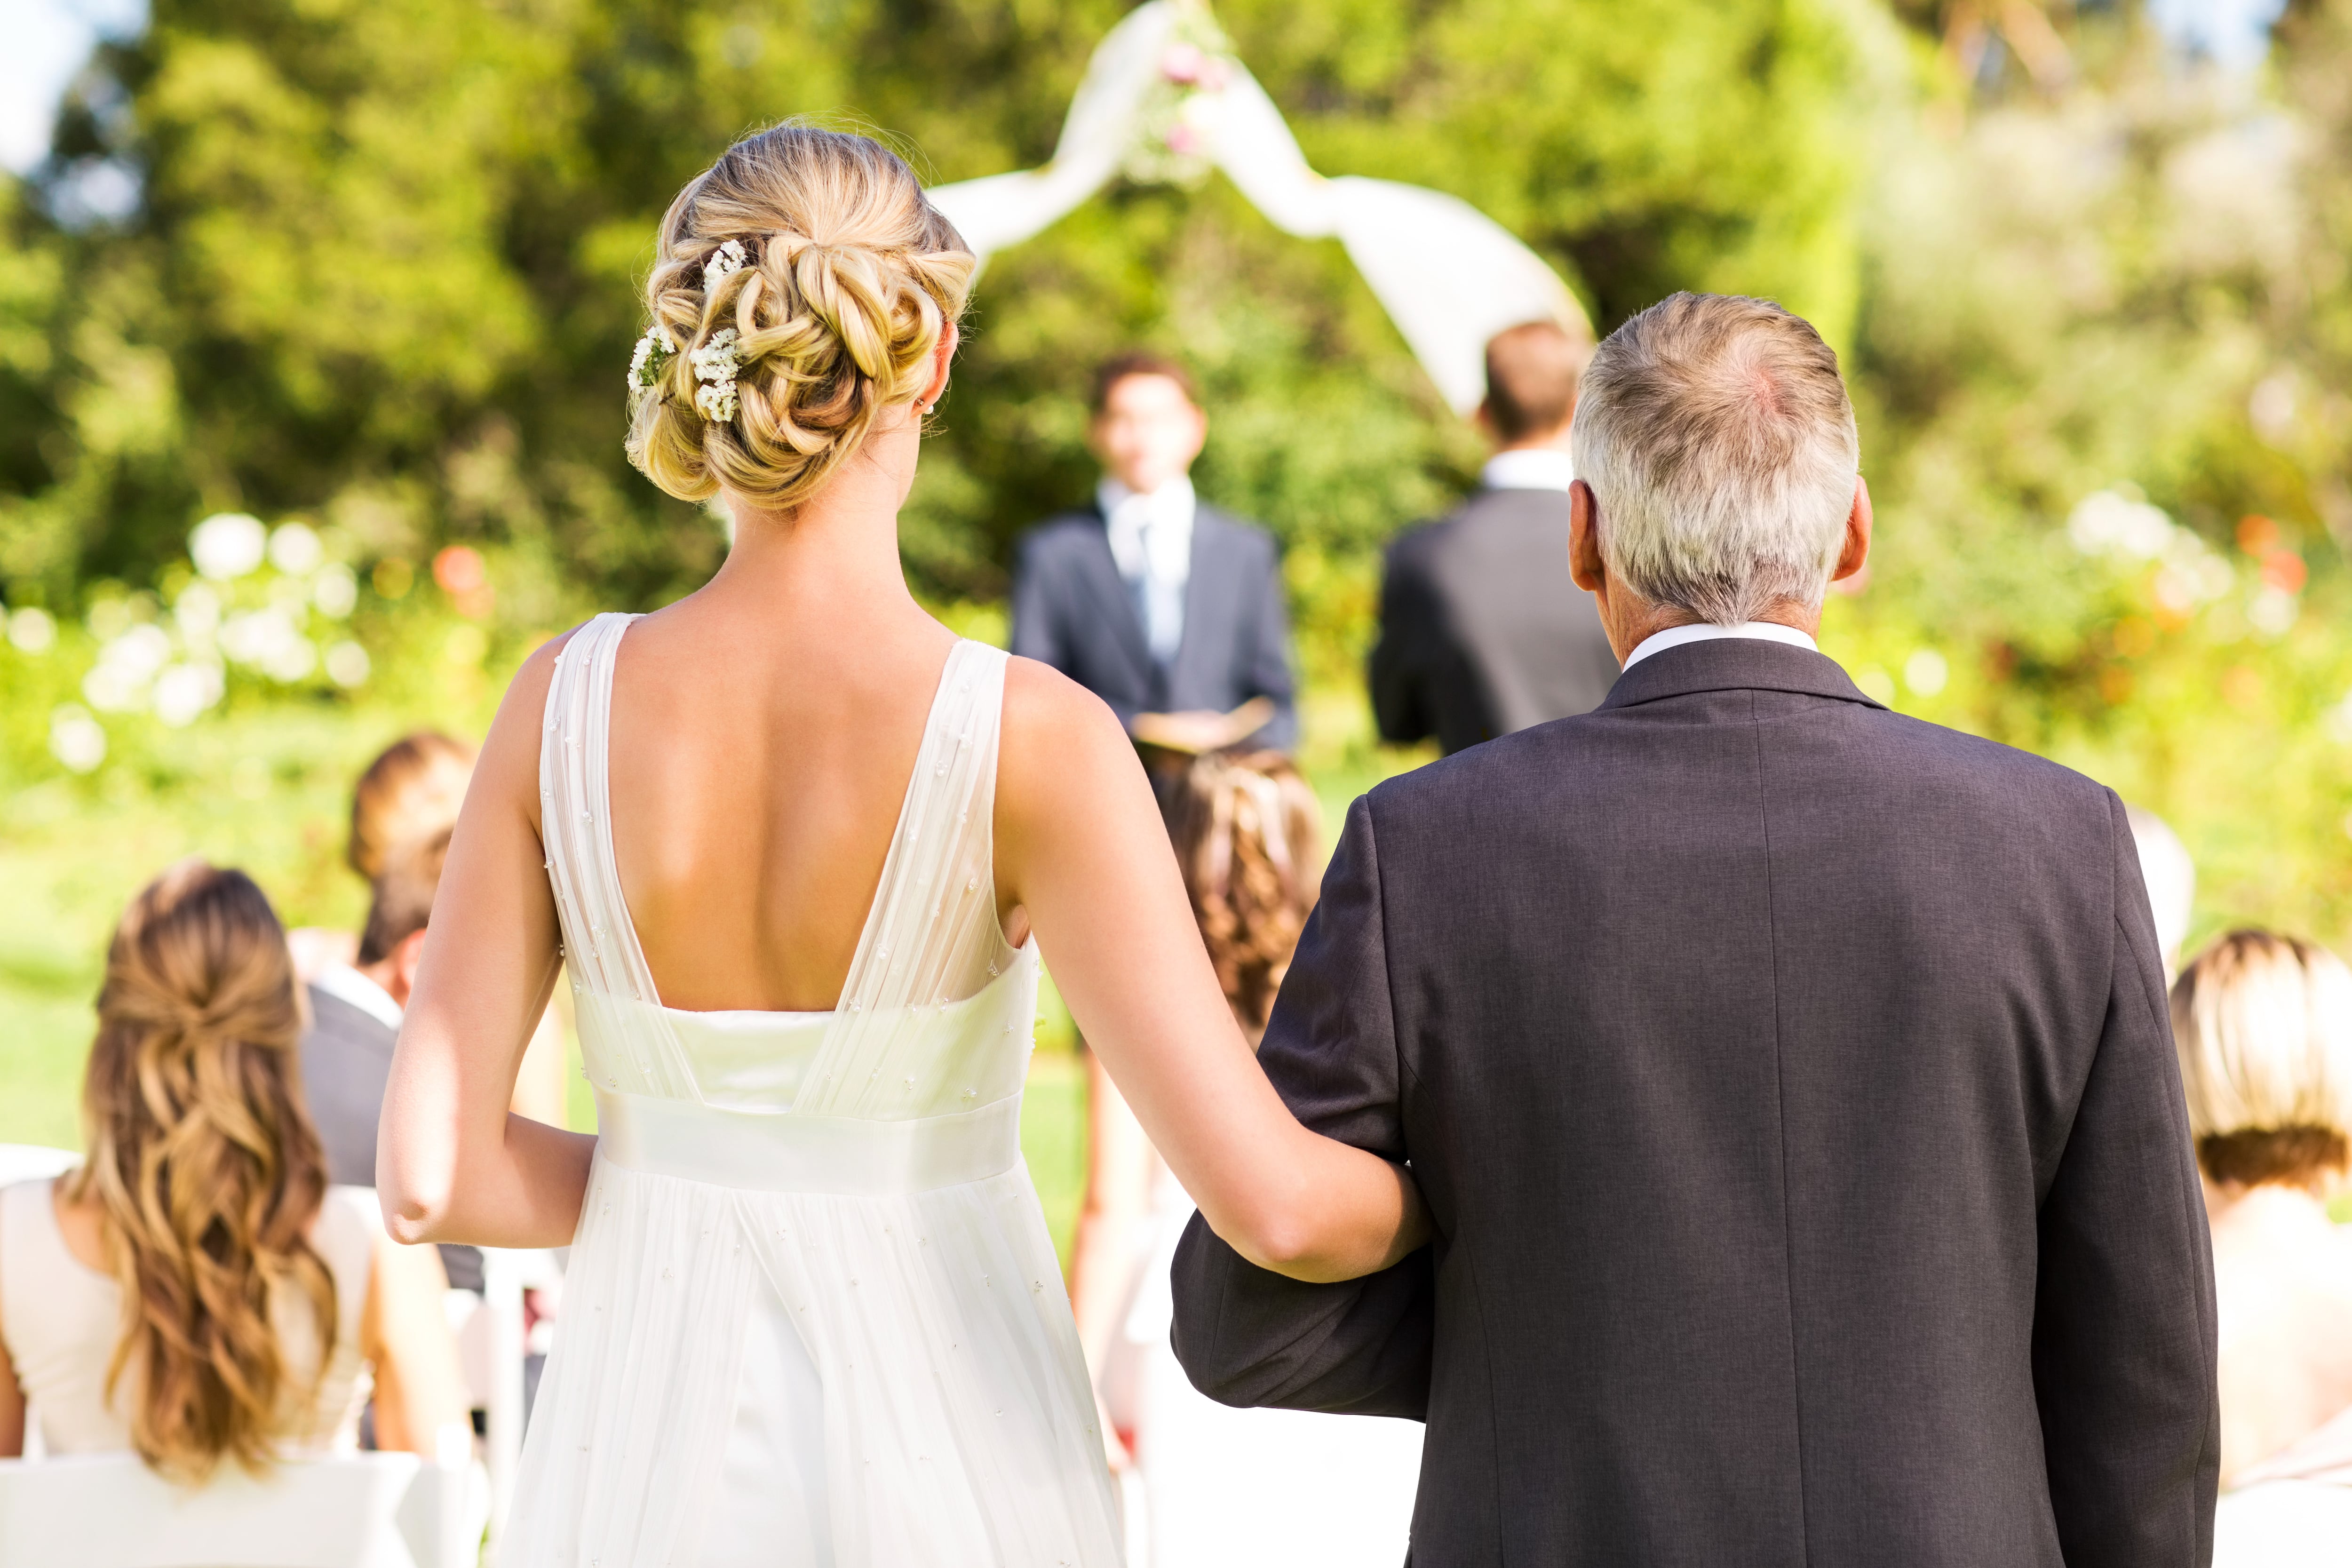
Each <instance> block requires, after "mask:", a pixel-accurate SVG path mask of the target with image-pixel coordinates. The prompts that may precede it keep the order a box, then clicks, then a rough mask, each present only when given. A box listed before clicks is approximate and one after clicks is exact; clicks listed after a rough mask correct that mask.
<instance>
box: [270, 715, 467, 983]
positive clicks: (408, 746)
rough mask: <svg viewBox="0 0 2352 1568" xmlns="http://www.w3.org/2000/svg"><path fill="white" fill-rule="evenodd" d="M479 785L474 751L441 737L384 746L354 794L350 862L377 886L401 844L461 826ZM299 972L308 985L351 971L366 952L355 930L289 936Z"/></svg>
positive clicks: (347, 847) (421, 734)
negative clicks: (343, 968)
mask: <svg viewBox="0 0 2352 1568" xmlns="http://www.w3.org/2000/svg"><path fill="white" fill-rule="evenodd" d="M473 778H474V751H473V748H472V747H470V746H468V745H467V744H466V743H465V742H463V741H460V740H457V739H456V738H454V737H452V736H448V735H445V734H442V733H441V732H440V731H437V730H419V731H416V732H415V733H414V734H410V735H403V736H402V737H401V738H400V739H399V740H397V741H394V742H393V743H392V744H391V745H389V746H387V747H385V748H384V749H383V752H381V753H380V754H379V755H378V756H377V757H376V759H375V761H373V762H372V763H369V764H368V768H367V772H365V773H362V774H361V775H360V782H359V784H357V785H356V786H355V787H354V788H353V789H352V827H351V837H350V838H349V839H347V840H346V841H345V843H344V846H343V859H344V861H345V863H346V864H348V865H349V866H350V867H351V868H352V870H354V871H357V872H358V873H359V874H360V876H361V878H362V879H363V880H365V881H367V882H369V883H370V884H373V882H374V881H375V879H377V878H378V877H381V876H383V868H384V865H385V862H386V861H387V860H388V859H389V858H390V857H391V854H392V851H393V848H394V846H396V845H400V844H405V843H407V842H409V841H411V840H413V839H418V838H430V837H433V835H435V834H436V833H438V832H440V831H441V830H442V829H443V828H446V827H448V826H452V825H453V824H455V823H456V822H457V808H458V807H459V806H461V805H464V804H465V802H466V786H467V784H471V783H472V782H473ZM286 940H287V942H288V945H289V946H290V947H291V948H292V949H293V950H294V967H295V971H296V973H299V975H300V976H301V977H302V978H303V979H304V980H306V981H307V980H309V979H310V978H311V976H313V975H315V974H317V973H319V972H320V970H322V969H324V968H326V967H327V966H328V965H329V964H331V963H342V964H348V963H352V959H353V956H354V954H355V953H356V952H358V949H359V938H358V936H357V934H356V933H354V932H352V931H325V930H320V929H319V928H317V927H303V928H301V929H299V930H297V931H289V932H287V933H286Z"/></svg>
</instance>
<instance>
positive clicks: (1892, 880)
mask: <svg viewBox="0 0 2352 1568" xmlns="http://www.w3.org/2000/svg"><path fill="white" fill-rule="evenodd" d="M1576 459H1577V471H1578V474H1579V475H1580V479H1579V480H1578V483H1577V488H1576V489H1575V492H1574V497H1573V500H1574V506H1575V519H1574V527H1573V532H1574V537H1573V546H1572V547H1573V551H1574V560H1575V564H1576V573H1577V580H1578V581H1579V582H1580V583H1582V584H1585V585H1586V586H1587V587H1589V588H1590V589H1591V590H1592V591H1593V593H1594V595H1595V596H1596V599H1597V602H1598V604H1599V606H1600V611H1601V618H1602V620H1603V623H1604V624H1605V625H1606V626H1608V628H1609V631H1610V636H1611V639H1612V643H1613V644H1614V646H1616V647H1619V648H1621V649H1622V650H1624V652H1625V654H1626V656H1627V657H1626V668H1625V672H1624V674H1623V675H1622V677H1621V678H1620V679H1619V680H1618V681H1617V684H1616V685H1615V687H1614V688H1613V689H1612V690H1611V692H1610V694H1609V698H1608V700H1607V701H1606V702H1605V703H1604V704H1603V705H1602V706H1601V708H1600V709H1599V710H1597V711H1595V712H1592V713H1590V714H1586V715H1583V716H1580V717H1578V718H1572V719H1566V720H1561V721H1557V722H1554V723H1550V724H1544V725H1539V726H1538V727H1536V728H1535V729H1532V730H1528V731H1523V732H1521V733H1519V734H1517V735H1511V736H1507V737H1504V738H1503V739H1500V740H1497V741H1494V742H1489V743H1487V744H1486V745H1482V746H1478V747H1475V748H1474V749H1473V750H1471V751H1469V752H1465V753H1464V754H1462V755H1460V756H1456V757H1453V758H1449V759H1447V760H1446V761H1444V762H1441V763H1433V764H1432V765H1431V766H1429V767H1426V768H1423V769H1421V770H1419V771H1418V772H1415V773H1408V774H1406V775H1404V776H1403V777H1402V778H1398V779H1394V780H1391V782H1389V783H1387V784H1382V785H1381V787H1380V788H1378V789H1376V790H1374V791H1373V792H1372V793H1371V794H1370V795H1368V796H1367V797H1365V798H1364V799H1361V800H1359V801H1358V802H1357V803H1356V804H1355V806H1354V807H1353V809H1352V810H1351V811H1350V812H1349V817H1348V824H1347V827H1346V830H1345V833H1344V835H1343V837H1342V839H1341V842H1340V845H1339V851H1338V854H1337V855H1336V857H1335V858H1334V859H1333V861H1332V864H1331V868H1330V871H1329V874H1328V877H1327V878H1326V879H1325V883H1324V889H1323V897H1322V901H1321V902H1320V904H1319V905H1318V907H1317V909H1316V911H1315V914H1314V917H1313V919H1312V921H1311V922H1310V923H1309V925H1308V927H1307V934H1306V937H1305V940H1304V941H1303V942H1301V944H1300V946H1299V950H1298V954H1297V959H1296V961H1295V962H1294V963H1292V965H1291V968H1290V971H1289V974H1288V977H1287V978H1286V981H1285V983H1284V985H1283V989H1282V994H1281V999H1280V1001H1279V1003H1278V1004H1277V1005H1276V1010H1275V1014H1274V1018H1273V1023H1272V1026H1271V1027H1270V1028H1269V1029H1268V1030H1267V1032H1266V1035H1265V1045H1264V1047H1263V1049H1262V1050H1261V1052H1260V1058H1261V1059H1262V1060H1263V1061H1264V1062H1265V1067H1266V1069H1267V1071H1268V1072H1269V1073H1270V1074H1271V1075H1272V1077H1273V1079H1274V1081H1275V1083H1276V1086H1277V1087H1278V1088H1279V1089H1281V1091H1282V1093H1283V1095H1284V1097H1285V1098H1286V1100H1287V1101H1288V1102H1289V1104H1290V1106H1291V1107H1292V1109H1293V1110H1296V1111H1297V1114H1298V1115H1299V1117H1300V1119H1301V1120H1302V1121H1305V1122H1306V1123H1307V1125H1308V1126H1310V1127H1314V1128H1317V1129H1318V1130H1320V1131H1324V1132H1327V1133H1329V1134H1330V1135H1332V1136H1334V1137H1338V1138H1342V1139H1345V1140H1347V1141H1348V1142H1352V1143H1356V1144H1358V1145H1360V1146H1362V1147H1365V1148H1369V1149H1372V1150H1375V1151H1377V1152H1380V1153H1381V1154H1383V1155H1385V1156H1387V1157H1389V1158H1391V1159H1394V1160H1402V1161H1410V1162H1411V1163H1412V1173H1413V1175H1414V1177H1415V1179H1416V1180H1417V1181H1418V1182H1419V1184H1420V1186H1421V1190H1422V1192H1423V1194H1424V1195H1425V1196H1426V1198H1427V1200H1428V1203H1429V1206H1430V1210H1431V1215H1432V1218H1433V1223H1434V1227H1435V1230H1436V1239H1435V1240H1434V1241H1433V1243H1432V1244H1431V1246H1430V1247H1427V1248H1426V1249H1424V1250H1423V1252H1422V1253H1419V1254H1416V1255H1415V1256H1414V1257H1412V1258H1409V1259H1407V1260H1406V1261H1405V1262H1403V1263H1402V1264H1400V1265H1398V1266H1397V1267H1396V1268H1392V1269H1390V1270H1388V1271H1386V1272H1384V1273H1381V1274H1378V1275H1374V1276H1371V1277H1370V1278H1367V1279H1358V1280H1354V1281H1351V1282H1349V1283H1345V1284H1335V1285H1314V1284H1302V1283H1297V1282H1295V1281H1292V1280H1289V1279H1282V1278H1280V1277H1278V1276H1276V1275H1273V1274H1269V1273H1265V1272H1264V1271H1262V1270H1259V1269H1256V1268H1253V1267H1251V1266H1250V1265H1248V1264H1246V1263H1244V1261H1243V1260H1242V1259H1241V1258H1239V1257H1237V1256H1236V1255H1235V1254H1234V1252H1233V1251H1232V1250H1231V1249H1230V1248H1228V1247H1225V1246H1224V1244H1223V1243H1222V1242H1220V1241H1219V1240H1218V1239H1217V1238H1216V1237H1214V1236H1213V1235H1211V1234H1210V1233H1209V1232H1208V1231H1207V1230H1206V1229H1205V1228H1204V1227H1203V1226H1202V1224H1201V1222H1200V1221H1199V1220H1198V1219H1195V1220H1194V1221H1193V1224H1192V1228H1191V1229H1190V1230H1189V1231H1188V1232H1187V1234H1186V1235H1185V1237H1184V1239H1183V1242H1182V1245H1181V1248H1180V1250H1179V1253H1178V1256H1177V1261H1176V1267H1175V1279H1174V1285H1175V1292H1176V1325H1175V1344H1176V1351H1177V1354H1178V1355H1179V1357H1180V1358H1181V1360H1182V1362H1183V1363H1184V1365H1185V1367H1186V1369H1187V1371H1188V1372H1189V1373H1191V1374H1192V1379H1193V1381H1194V1382H1195V1383H1197V1384H1200V1385H1201V1387H1202V1388H1203V1389H1204V1390H1205V1391H1207V1392H1209V1393H1210V1394H1213V1395H1215V1396H1216V1397H1218V1398H1221V1399H1223V1400H1226V1401H1228V1402H1231V1403H1234V1404H1242V1405H1290V1406H1299V1407H1306V1408H1313V1409H1323V1410H1343V1411H1345V1410H1353V1411H1361V1412H1365V1413H1371V1414H1386V1415H1409V1416H1418V1417H1421V1418H1423V1419H1424V1420H1426V1421H1427V1422H1428V1424H1429V1435H1428V1441H1427V1444H1426V1445H1425V1447H1424V1449H1423V1453H1424V1458H1423V1471H1422V1483H1423V1484H1422V1487H1421V1490H1420V1496H1419V1500H1418V1502H1417V1505H1416V1511H1415V1517H1414V1525H1413V1540H1412V1562H1413V1563H1416V1564H1419V1565H1421V1568H1453V1565H1454V1564H1489V1563H1545V1564H1566V1565H1589V1568H1602V1565H1607V1568H1642V1565H1650V1564H1693V1565H1696V1564H1717V1563H1739V1564H1748V1565H1759V1568H1764V1565H1769V1568H1780V1565H1783V1564H1785V1565H1788V1568H1798V1565H1800V1564H1801V1565H1805V1568H1885V1565H1890V1564H1900V1565H1902V1568H1962V1565H1966V1568H2057V1565H2059V1564H2061V1563H2063V1564H2067V1565H2069V1568H2176V1565H2177V1568H2189V1565H2191V1564H2201V1563H2205V1562H2206V1561H2207V1559H2208V1557H2209V1555H2210V1552H2211V1549H2212V1517H2213V1501H2214V1485H2215V1478H2216V1472H2217V1466H2218V1462H2219V1453H2220V1449H2219V1429H2220V1428H2219V1418H2218V1405H2217V1402H2216V1400H2215V1395H2214V1353H2215V1325H2214V1305H2213V1287H2212V1278H2211V1260H2210V1248H2209V1243H2208V1240H2207V1237H2206V1229H2205V1214H2204V1209H2203V1206H2202V1203H2201V1199H2200V1189H2199V1184H2198V1177H2197V1170H2196V1166H2195V1163H2194V1160H2193V1156H2192V1154H2191V1151H2190V1143H2189V1122H2188V1116H2187V1111H2186V1108H2185V1105H2184V1102H2183V1100H2182V1094H2181V1089H2180V1082H2179V1069H2178V1067H2177V1064H2176V1062H2175V1059H2174V1056H2173V1048H2172V1041H2171V1034H2170V1027H2169V1023H2168V1013H2167V1008H2166V1001H2165V991H2164V980H2163V974H2162V971H2161V968H2160V965H2159V959H2158V949H2157V935H2156V931H2155V928H2154V926H2153V924H2152V923H2151V921H2150V919H2149V914H2148V905H2147V896H2146V894H2145V892H2144V891H2143V889H2142V887H2141V883H2140V876H2139V868H2138V863H2137V858H2136V854H2135V851H2134V848H2133V840H2132V836H2131V831H2130V828H2129V827H2128V826H2127V825H2126V817H2125V812H2124V807H2123V805H2122V804H2121V803H2120V802H2119V801H2117V800H2116V797H2115V795H2113V793H2112V792H2110V791H2108V790H2106V789H2105V788H2103V787H2101V786H2100V785H2098V784H2094V783H2092V782H2091V781H2089V780H2088V779H2084V778H2082V777H2080V776H2078V775H2076V774H2074V773H2069V772H2067V771H2066V770H2065V769H2063V768H2060V767H2057V766H2055V765H2053V764H2052V763H2046V762H2042V761H2041V760H2039V759H2037V758H2034V757H2032V756H2028V755H2025V754H2023V753H2021V752H2012V751H2010V750H2008V749H2006V748H2004V747H2000V746H1997V745H1994V744H1991V743H1990V742H1985V741H1979V740H1977V739H1974V738H1972V737H1969V736H1966V735H1961V734H1958V733H1955V732H1953V731H1946V730H1940V729H1937V728H1935V727H1934V726H1932V725H1927V724H1923V723H1918V722H1916V721H1912V720H1908V719H1905V718H1902V717H1899V716H1897V715H1895V714H1894V713H1890V712H1888V711H1886V710H1884V709H1883V708H1881V707H1880V706H1879V705H1878V704H1876V703H1875V702H1874V701H1872V700H1870V699H1869V698H1867V697H1865V696H1864V694H1863V693H1862V692H1861V691H1860V690H1858V689H1856V688H1855V687H1854V685H1853V682H1852V681H1850V680H1848V679H1846V676H1845V673H1844V671H1843V670H1842V669H1840V668H1838V667H1837V666H1836V665H1835V664H1833V663H1832V662H1831V661H1830V660H1829V659H1828V658H1823V657H1822V655H1821V654H1820V653H1819V652H1818V651H1816V650H1815V648H1814V647H1813V644H1812V637H1811V632H1812V631H1813V629H1814V628H1815V626H1817V625H1818V623H1819V618H1820V607H1821V602H1822V592H1823V589H1824V588H1825V587H1826V584H1827V582H1828V580H1829V579H1830V578H1831V577H1832V575H1845V574H1852V573H1853V572H1855V571H1858V570H1859V569H1860V568H1861V566H1862V563H1863V560H1864V555H1865V554H1866V552H1867V550H1868V547H1869V536H1870V524H1871V514H1870V503H1869V492H1868V490H1867V489H1865V488H1864V487H1863V485H1862V484H1861V482H1860V480H1859V479H1858V456H1857V447H1856V443H1855V438H1854V427H1853V413H1852V410H1851V408H1850V407H1849V406H1848V405H1847V401H1846V397H1845V393H1844V389H1843V385H1842V384H1841V383H1840V382H1839V379H1838V374H1837V365H1836V359H1835V356H1834V355H1833V354H1832V353H1831V352H1830V350H1829V349H1828V347H1827V346H1826V345H1824V344H1823V343H1822V342H1821V340H1820V338H1819V337H1817V336H1816V335H1815V334H1814V333H1813V331H1812V330H1811V328H1810V327H1809V326H1807V325H1806V324H1805V323H1804V322H1803V321H1800V320H1798V319H1797V318H1795V317H1793V316H1790V315H1788V314H1787V313H1786V312H1784V311H1782V310H1780V309H1779V308H1778V307H1776V306H1771V305H1769V304H1766V303H1763V302H1760V301H1757V300H1727V299H1722V298H1717V297H1704V296H1702V297H1694V296H1691V295H1676V296H1675V297H1674V298H1673V299H1671V300H1665V301H1664V302H1662V303H1661V304H1659V305H1656V306H1654V307H1653V308H1652V309H1651V310H1646V311H1644V312H1643V313H1642V314H1641V315H1638V316H1636V317H1634V318H1633V320H1632V321H1628V322H1627V323H1626V324H1625V325H1624V326H1622V327H1621V328H1620V329H1619V330H1618V331H1616V332H1615V333H1614V334H1612V336H1611V337H1610V339H1609V340H1608V342H1605V343H1603V344H1602V345H1601V349H1600V350H1599V352H1598V353H1596V354H1595V356H1594V358H1593V360H1592V363H1591V365H1590V366H1589V367H1588V369H1587V371H1586V373H1585V384H1584V392H1583V403H1582V406H1581V407H1580V410H1579V412H1578V415H1577V431H1576Z"/></svg>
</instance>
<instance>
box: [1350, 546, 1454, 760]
mask: <svg viewBox="0 0 2352 1568" xmlns="http://www.w3.org/2000/svg"><path fill="white" fill-rule="evenodd" d="M1407 537H1408V538H1410V537H1411V536H1410V535H1408V536H1407ZM1402 543H1403V541H1399V542H1398V543H1397V544H1392V545H1391V546H1390V547H1389V551H1388V554H1387V556H1386V558H1385V559H1384V560H1383V561H1382V563H1381V635H1380V640H1379V641H1378V642H1375V643H1374V644H1372V652H1371V657H1370V659H1369V660H1368V661H1367V663H1366V669H1365V675H1366V679H1367V684H1369V685H1370V688H1371V694H1372V721H1373V723H1374V724H1375V725H1376V726H1377V727H1378V728H1379V731H1380V736H1381V740H1383V741H1386V742H1389V743H1390V744H1391V745H1397V746H1409V745H1412V743H1413V742H1416V741H1425V740H1427V739H1428V738H1429V737H1430V736H1432V735H1433V734H1435V733H1436V732H1437V726H1436V724H1435V723H1434V722H1433V720H1432V719H1431V716H1430V704H1429V700H1428V692H1427V688H1428V681H1429V668H1428V667H1429V651H1430V650H1429V642H1430V638H1431V637H1432V635H1433V632H1434V631H1435V628H1436V626H1437V605H1436V602H1435V599H1434V598H1433V595H1431V593H1430V589H1429V583H1428V580H1427V578H1426V576H1425V574H1423V572H1422V571H1421V569H1420V567H1419V565H1418V563H1415V562H1414V561H1413V560H1412V557H1411V556H1410V555H1408V554H1407V553H1406V552H1405V551H1404V550H1403V549H1402V548H1400V546H1401V545H1402Z"/></svg>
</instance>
